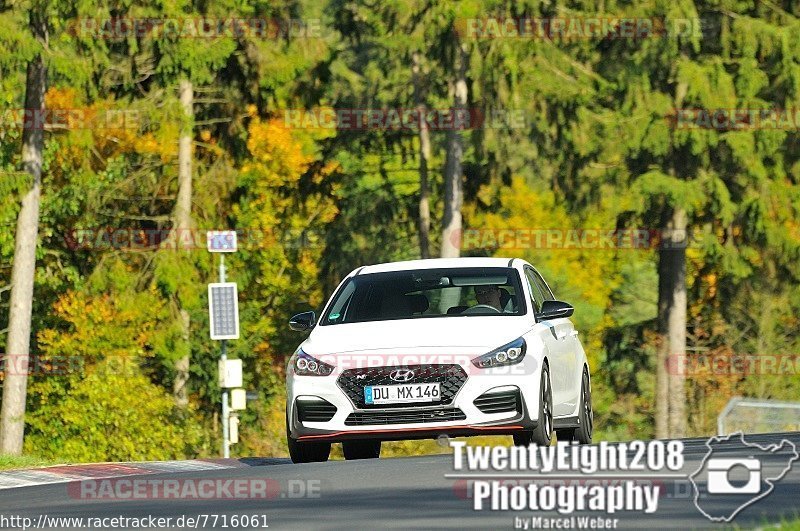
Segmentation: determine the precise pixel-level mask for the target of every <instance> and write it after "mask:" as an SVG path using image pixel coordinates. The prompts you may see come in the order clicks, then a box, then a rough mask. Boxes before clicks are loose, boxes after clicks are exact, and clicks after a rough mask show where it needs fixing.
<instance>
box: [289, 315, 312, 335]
mask: <svg viewBox="0 0 800 531" xmlns="http://www.w3.org/2000/svg"><path fill="white" fill-rule="evenodd" d="M316 322H317V316H316V315H314V312H303V313H298V314H297V315H295V316H294V317H292V318H291V319H289V328H291V329H292V330H296V331H298V332H305V331H306V330H308V329H309V328H313V327H314V324H315V323H316Z"/></svg>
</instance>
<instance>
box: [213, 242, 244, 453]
mask: <svg viewBox="0 0 800 531" xmlns="http://www.w3.org/2000/svg"><path fill="white" fill-rule="evenodd" d="M206 244H207V247H208V252H210V253H219V282H218V283H212V284H209V285H208V312H209V316H210V320H209V321H210V328H211V330H210V332H211V339H213V340H219V341H221V342H222V343H221V346H222V348H221V353H220V358H219V360H220V361H219V364H220V376H219V379H220V387H221V388H222V457H225V458H228V457H230V456H231V450H230V446H231V443H230V433H229V430H230V411H229V409H228V387H239V386H241V360H228V355H227V350H226V349H227V345H226V341H227V340H228V339H238V338H239V298H238V294H237V286H236V283H235V282H225V253H233V252H236V244H237V242H236V231H232V230H219V231H216V230H215V231H208V232H207V233H206ZM232 361H236V362H238V369H239V374H238V376H239V378H238V380H239V381H238V384H237V385H229V384H231V383H235V382H232V381H231V380H235V378H231V374H230V370H229V369H231V368H232V367H231V365H235V364H230V362H232ZM234 370H235V369H234Z"/></svg>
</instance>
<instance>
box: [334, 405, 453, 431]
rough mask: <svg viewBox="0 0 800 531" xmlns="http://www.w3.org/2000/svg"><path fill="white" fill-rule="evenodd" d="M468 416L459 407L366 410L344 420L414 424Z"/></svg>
mask: <svg viewBox="0 0 800 531" xmlns="http://www.w3.org/2000/svg"><path fill="white" fill-rule="evenodd" d="M466 418H467V416H466V415H464V412H463V411H461V410H460V409H458V408H457V407H448V408H427V409H414V410H410V411H366V412H363V413H350V415H349V416H348V417H347V419H346V420H345V421H344V423H345V425H347V426H366V425H374V424H412V423H416V422H418V423H428V422H446V421H449V420H464V419H466Z"/></svg>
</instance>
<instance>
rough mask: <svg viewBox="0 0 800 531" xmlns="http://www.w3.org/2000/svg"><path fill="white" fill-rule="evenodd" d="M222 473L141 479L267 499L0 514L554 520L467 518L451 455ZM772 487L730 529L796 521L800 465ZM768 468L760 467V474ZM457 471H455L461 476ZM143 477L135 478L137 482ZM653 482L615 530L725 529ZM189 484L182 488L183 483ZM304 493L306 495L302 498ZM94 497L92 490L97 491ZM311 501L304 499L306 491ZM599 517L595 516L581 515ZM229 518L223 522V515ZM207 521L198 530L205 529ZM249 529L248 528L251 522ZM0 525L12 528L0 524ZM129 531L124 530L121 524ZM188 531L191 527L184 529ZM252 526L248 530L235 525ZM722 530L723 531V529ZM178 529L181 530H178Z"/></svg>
mask: <svg viewBox="0 0 800 531" xmlns="http://www.w3.org/2000/svg"><path fill="white" fill-rule="evenodd" d="M782 439H788V440H790V441H791V442H793V443H794V444H795V445H796V446H797V448H798V450H800V433H786V434H769V435H753V436H748V438H747V440H748V442H755V443H758V444H760V445H766V444H777V443H780V441H781V440H782ZM684 443H685V450H684V455H685V457H686V463H685V466H684V467H683V473H685V474H686V475H687V476H688V475H689V474H691V473H693V472H694V471H696V470H697V469H698V468H700V467H701V464H702V462H703V458H704V457H705V456H706V454H707V453H708V448H707V447H706V445H705V443H706V439H685V440H684ZM723 453H724V454H725V455H724V457H728V458H729V457H746V456H747V455H748V454H752V452H749V451H748V449H746V448H741V447H736V445H732V446H730V447H727V448H726V449H724V452H723ZM239 463H241V464H244V465H246V466H238V467H237V468H230V469H224V470H212V471H208V470H206V471H195V472H183V473H170V474H155V475H147V476H144V477H143V478H144V479H146V480H148V481H156V482H162V480H175V479H178V480H181V483H180V485H181V488H185V487H186V486H187V485H188V484H189V483H197V482H198V481H200V480H209V479H219V480H225V479H239V480H241V479H244V480H246V481H245V482H244V483H245V484H248V485H252V484H263V482H261V483H258V481H259V480H266V481H267V482H268V484H269V488H268V497H267V498H265V497H263V496H259V497H256V498H252V497H247V495H245V496H243V497H240V498H237V499H229V498H227V497H223V498H218V499H210V500H209V499H205V500H197V499H152V496H151V495H144V499H126V500H112V501H108V500H105V501H98V500H89V499H83V495H81V494H79V493H80V492H81V491H80V488H79V485H77V484H75V483H71V484H54V485H40V486H28V487H20V488H13V489H8V490H4V491H0V515H3V516H5V517H8V516H11V515H18V516H26V517H30V518H33V519H34V521H38V518H39V517H40V515H47V517H48V518H53V517H84V518H86V517H100V518H113V517H117V516H123V517H147V516H154V517H164V518H166V517H171V518H172V519H173V520H172V522H173V526H172V528H179V527H176V526H175V525H174V523H175V522H176V520H177V519H178V518H180V517H181V516H185V517H195V516H198V515H218V516H217V517H216V518H217V521H216V523H217V525H216V527H217V528H222V527H223V525H224V524H227V526H228V528H231V529H234V528H242V526H241V522H237V523H236V524H235V525H234V521H233V520H231V518H232V517H233V516H239V517H241V516H242V515H248V516H258V523H259V524H267V525H268V526H269V529H376V528H378V529H379V528H403V529H411V528H420V529H467V528H470V529H511V528H513V527H514V523H515V519H520V520H523V519H527V520H530V518H531V517H532V516H534V517H536V516H543V517H545V518H547V517H561V515H559V514H557V513H555V512H550V513H544V512H538V513H534V512H532V511H530V510H526V511H503V512H497V511H489V510H483V511H475V510H473V507H472V504H473V500H472V498H471V495H470V489H468V488H466V484H467V483H466V481H465V480H463V479H460V478H452V477H445V476H446V475H451V474H454V473H456V472H455V471H454V470H453V458H452V456H451V455H429V456H419V457H406V458H394V459H379V460H369V461H351V462H344V461H331V462H327V463H317V464H306V465H293V464H292V463H290V462H288V461H287V460H281V459H249V460H242V461H240V462H239ZM794 465H795V466H794V467H793V468H792V469H791V470H789V472H788V473H787V474H786V475H785V476H784V477H783V478H782V479H781V480H780V481H778V482H777V483H776V484H775V486H774V490H773V491H772V492H771V493H770V494H769V495H767V496H766V497H764V498H763V499H760V500H758V501H756V502H755V503H753V504H752V505H750V506H748V507H746V508H744V509H743V510H742V511H741V512H740V513H738V514H737V515H736V517H735V519H734V520H733V522H732V524H733V525H736V526H738V527H739V528H743V529H748V528H753V527H760V526H764V525H765V524H770V523H779V522H781V521H782V519H796V518H800V461H796V462H795V463H794ZM765 471H766V467H765ZM461 472H463V471H461ZM140 478H142V477H140ZM655 481H657V482H659V484H660V485H661V487H662V491H663V492H662V494H661V496H660V499H659V503H658V509H657V511H656V512H655V513H653V514H644V513H642V512H617V513H616V514H614V515H609V517H613V518H617V519H618V528H635V529H696V528H708V527H715V528H720V527H725V526H724V525H722V524H717V523H712V522H711V521H709V520H708V519H707V518H705V517H704V516H703V515H702V514H701V512H700V511H699V510H698V509H697V507H696V506H695V504H694V501H693V497H694V493H693V491H692V489H691V483H689V482H688V481H687V480H685V479H675V478H671V479H664V480H658V479H655ZM187 482H188V483H187ZM302 491H306V492H305V495H303V494H304V493H303V492H302ZM98 492H99V491H98ZM309 493H310V494H311V495H310V496H309V495H308V494H309ZM584 514H592V515H603V516H605V515H604V514H603V513H584ZM222 515H225V516H227V518H228V520H227V521H224V520H223V516H222ZM211 518H212V517H209V518H208V519H207V520H206V521H205V522H202V521H201V522H199V523H198V525H197V527H198V528H203V524H204V525H205V528H207V529H208V528H211V527H212V524H213V522H212V521H211ZM253 523H254V522H252V521H251V522H250V524H253ZM5 524H6V525H5V527H6V528H8V527H12V526H11V525H9V522H8V521H6V522H5ZM129 527H130V526H129ZM191 527H194V526H191ZM243 527H247V528H253V527H254V526H253V525H249V526H243ZM728 527H729V526H728ZM184 528H185V527H184Z"/></svg>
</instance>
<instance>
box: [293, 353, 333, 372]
mask: <svg viewBox="0 0 800 531" xmlns="http://www.w3.org/2000/svg"><path fill="white" fill-rule="evenodd" d="M291 365H292V366H293V367H294V372H295V374H297V375H298V376H328V375H329V374H330V373H332V372H333V365H328V364H327V363H325V362H324V361H319V360H318V359H316V358H314V357H313V356H309V355H308V354H306V353H305V352H303V351H302V349H297V352H295V353H294V356H292V361H291Z"/></svg>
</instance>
